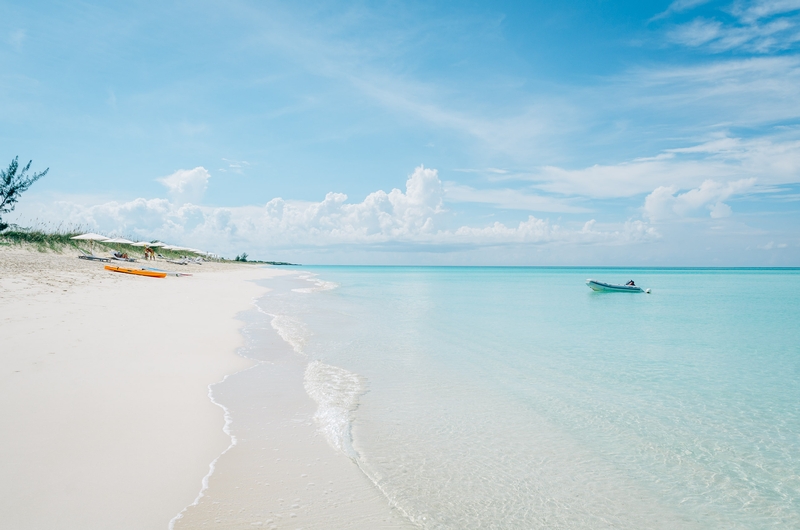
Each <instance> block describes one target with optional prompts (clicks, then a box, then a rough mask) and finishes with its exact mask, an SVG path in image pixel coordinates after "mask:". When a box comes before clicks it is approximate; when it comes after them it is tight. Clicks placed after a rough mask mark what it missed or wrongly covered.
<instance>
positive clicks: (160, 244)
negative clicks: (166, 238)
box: [150, 241, 167, 248]
mask: <svg viewBox="0 0 800 530" xmlns="http://www.w3.org/2000/svg"><path fill="white" fill-rule="evenodd" d="M150 246H151V247H152V248H158V247H166V246H167V245H166V243H159V242H158V241H156V242H155V243H150Z"/></svg>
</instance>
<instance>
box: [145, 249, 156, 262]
mask: <svg viewBox="0 0 800 530" xmlns="http://www.w3.org/2000/svg"><path fill="white" fill-rule="evenodd" d="M144 259H145V260H150V259H152V260H154V259H156V252H155V250H153V249H152V248H150V247H144Z"/></svg>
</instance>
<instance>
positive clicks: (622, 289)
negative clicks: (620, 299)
mask: <svg viewBox="0 0 800 530" xmlns="http://www.w3.org/2000/svg"><path fill="white" fill-rule="evenodd" d="M586 285H588V286H589V289H591V290H592V291H598V292H603V293H648V294H650V289H642V288H641V287H639V286H637V285H616V284H613V283H606V282H599V281H597V280H592V279H591V278H590V279H588V280H586Z"/></svg>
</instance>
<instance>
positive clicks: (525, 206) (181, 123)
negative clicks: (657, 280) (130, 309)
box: [0, 0, 800, 265]
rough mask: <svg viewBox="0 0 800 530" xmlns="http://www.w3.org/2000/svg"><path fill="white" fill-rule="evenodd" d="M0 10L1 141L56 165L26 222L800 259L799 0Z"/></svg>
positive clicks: (462, 251) (613, 261) (368, 259)
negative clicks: (0, 32)
mask: <svg viewBox="0 0 800 530" xmlns="http://www.w3.org/2000/svg"><path fill="white" fill-rule="evenodd" d="M0 10H1V11H2V15H3V20H4V22H5V23H4V29H3V31H5V35H2V38H0V62H1V63H2V70H0V72H2V73H1V74H0V124H2V127H0V146H2V149H1V150H0V152H2V154H3V156H5V158H6V159H8V161H10V160H11V158H13V157H14V156H16V155H19V156H20V158H21V159H24V160H26V161H27V160H29V159H33V161H34V168H38V169H42V168H44V167H50V168H51V169H50V173H49V174H48V176H47V177H46V178H45V179H43V180H41V181H40V182H38V183H37V184H36V185H35V186H34V187H33V188H31V190H30V191H29V192H28V193H27V194H26V195H25V196H24V197H23V200H22V201H21V202H20V203H19V206H18V207H17V211H16V212H15V213H14V214H13V215H12V216H10V217H9V219H10V220H12V221H15V222H19V223H20V224H23V225H31V224H35V223H40V224H43V223H52V224H56V225H57V224H59V223H64V224H72V225H80V226H82V227H84V228H87V229H90V230H95V231H103V232H105V233H108V234H115V235H116V234H119V235H125V236H127V237H135V238H138V239H153V238H160V239H165V240H168V241H170V242H172V243H174V244H181V245H189V246H195V247H201V248H204V249H207V250H211V251H215V252H220V253H222V254H225V255H233V254H236V253H239V252H242V251H246V252H248V253H249V254H250V255H251V256H256V257H260V258H264V259H286V260H294V261H301V262H303V263H420V264H428V263H429V264H514V265H517V264H520V265H540V264H565V265H583V264H585V265H800V208H798V206H800V202H798V200H800V129H799V127H800V123H799V122H800V89H798V87H800V54H798V48H800V0H761V1H753V2H739V1H733V2H731V1H724V2H716V1H711V2H703V1H698V0H678V1H675V2H672V3H670V2H606V1H575V2H565V3H557V2H536V1H528V2H496V1H494V2H437V3H434V4H433V5H431V3H429V2H350V3H341V2H304V3H297V2H237V1H230V2H225V3H224V4H222V3H216V2H215V3H211V2H185V3H181V2H177V3H174V4H170V5H164V4H163V3H156V2H129V3H125V4H120V5H119V6H116V5H113V4H111V5H110V6H109V4H108V3H91V2H83V3H78V2H25V3H22V2H15V3H8V2H0ZM393 190H396V191H393Z"/></svg>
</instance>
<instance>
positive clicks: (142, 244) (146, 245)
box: [131, 241, 153, 247]
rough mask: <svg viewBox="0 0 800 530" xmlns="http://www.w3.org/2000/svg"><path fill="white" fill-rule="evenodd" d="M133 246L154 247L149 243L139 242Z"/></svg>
mask: <svg viewBox="0 0 800 530" xmlns="http://www.w3.org/2000/svg"><path fill="white" fill-rule="evenodd" d="M131 245H132V246H134V247H152V246H153V245H151V244H150V243H148V242H147V241H139V242H137V243H131Z"/></svg>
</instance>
